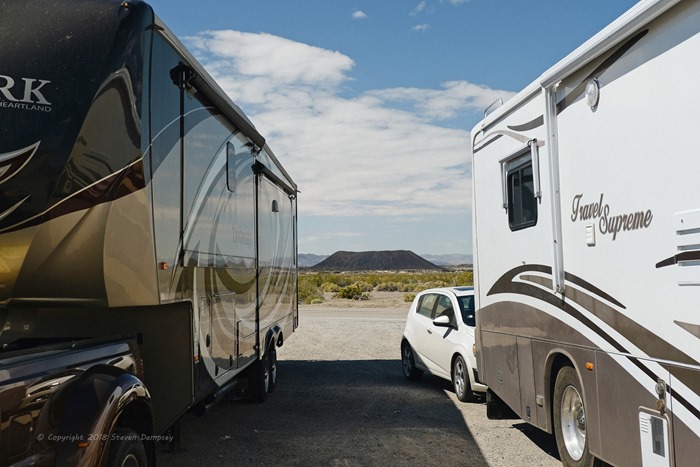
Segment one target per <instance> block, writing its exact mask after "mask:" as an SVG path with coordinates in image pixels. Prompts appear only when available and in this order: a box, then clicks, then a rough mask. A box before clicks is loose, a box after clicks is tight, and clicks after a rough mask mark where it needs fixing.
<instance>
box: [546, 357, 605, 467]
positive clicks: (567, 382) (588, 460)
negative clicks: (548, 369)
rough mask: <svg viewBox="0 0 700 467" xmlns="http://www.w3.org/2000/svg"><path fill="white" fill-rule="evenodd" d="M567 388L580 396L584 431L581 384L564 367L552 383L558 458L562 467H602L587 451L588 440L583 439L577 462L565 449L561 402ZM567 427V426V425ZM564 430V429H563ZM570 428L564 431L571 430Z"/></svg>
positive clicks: (573, 370) (573, 371) (571, 369)
mask: <svg viewBox="0 0 700 467" xmlns="http://www.w3.org/2000/svg"><path fill="white" fill-rule="evenodd" d="M567 388H570V390H571V389H575V390H576V392H578V395H580V398H581V399H580V407H581V409H582V412H583V420H584V428H583V431H584V432H586V429H585V405H584V404H583V389H582V387H581V382H580V381H579V379H578V375H577V374H576V370H575V369H574V368H572V367H570V366H565V367H563V368H562V369H561V370H559V373H557V379H556V382H555V383H554V397H553V399H552V405H553V407H552V413H553V418H554V420H553V421H554V437H555V438H556V441H557V449H558V450H559V458H560V459H561V462H562V464H563V465H564V466H567V467H599V466H600V465H602V463H601V462H600V460H598V459H596V458H595V456H593V454H591V452H590V451H589V450H588V439H589V437H588V436H586V437H585V443H584V446H583V450H582V454H581V455H580V457H579V458H578V460H574V459H573V457H572V455H571V454H570V453H569V449H568V448H567V447H566V442H565V441H564V433H563V432H564V428H562V423H564V422H562V400H563V399H564V393H565V391H566V390H567ZM567 427H568V425H567ZM565 428H566V427H565ZM571 428H572V427H568V428H566V429H568V430H571Z"/></svg>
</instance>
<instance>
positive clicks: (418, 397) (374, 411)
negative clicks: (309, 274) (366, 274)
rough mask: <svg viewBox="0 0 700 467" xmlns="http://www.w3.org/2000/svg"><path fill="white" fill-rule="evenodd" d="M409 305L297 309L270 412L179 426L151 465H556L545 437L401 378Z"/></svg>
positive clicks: (427, 383)
mask: <svg viewBox="0 0 700 467" xmlns="http://www.w3.org/2000/svg"><path fill="white" fill-rule="evenodd" d="M345 305H351V306H345ZM409 305H410V304H409V303H405V302H403V294H402V293H381V294H376V293H375V294H373V299H372V300H370V301H365V302H362V301H360V302H349V301H347V300H344V301H342V302H340V303H337V301H336V300H329V301H327V302H326V303H324V304H320V305H309V306H302V307H301V308H300V327H299V329H298V330H297V332H295V333H294V335H293V336H291V337H290V338H289V339H288V340H287V341H286V343H285V345H284V346H283V347H282V348H280V349H279V350H278V358H279V366H278V367H279V378H278V384H277V388H276V390H275V392H274V393H273V394H270V397H269V398H268V400H267V402H265V403H263V404H253V403H250V402H247V401H241V400H224V401H222V402H220V403H219V404H217V405H216V406H215V407H214V408H213V409H212V410H210V411H209V412H208V413H207V414H205V415H203V416H201V417H195V416H192V415H186V416H185V417H184V418H183V420H182V423H181V434H182V443H181V448H180V449H179V450H178V451H175V452H160V453H159V454H158V462H159V465H167V466H170V465H172V466H194V465H208V466H215V465H227V466H240V465H251V466H252V465H273V466H287V465H288V466H373V465H377V466H384V465H399V466H404V465H405V466H433V465H443V466H482V465H490V466H499V467H500V466H504V467H505V466H514V465H518V466H558V465H561V464H560V463H559V461H558V460H557V457H556V447H555V445H554V442H553V440H552V439H551V437H550V436H549V435H547V434H545V433H541V432H540V431H538V430H536V429H534V428H532V427H530V426H529V425H527V424H525V423H523V422H522V421H520V420H506V421H492V420H487V419H486V408H485V406H484V404H483V402H477V403H463V402H459V401H458V400H457V398H456V396H455V395H454V393H453V392H452V388H451V385H450V383H449V382H447V381H443V380H441V379H438V378H436V377H432V376H425V377H424V378H423V379H421V380H420V381H418V382H410V381H406V380H405V379H404V377H403V374H402V370H401V361H400V351H399V344H400V340H401V335H402V332H403V326H404V320H405V315H406V313H407V311H408V307H409Z"/></svg>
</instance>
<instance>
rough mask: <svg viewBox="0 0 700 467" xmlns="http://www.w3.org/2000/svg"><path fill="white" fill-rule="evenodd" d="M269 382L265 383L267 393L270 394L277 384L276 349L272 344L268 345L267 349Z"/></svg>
mask: <svg viewBox="0 0 700 467" xmlns="http://www.w3.org/2000/svg"><path fill="white" fill-rule="evenodd" d="M269 354H270V357H269V370H268V372H269V376H268V378H269V382H268V385H267V393H268V394H272V393H273V392H274V390H275V386H277V351H276V350H275V347H274V346H271V347H270V351H269Z"/></svg>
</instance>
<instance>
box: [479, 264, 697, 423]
mask: <svg viewBox="0 0 700 467" xmlns="http://www.w3.org/2000/svg"><path fill="white" fill-rule="evenodd" d="M527 272H539V273H544V274H549V275H551V273H552V268H551V267H549V266H544V265H540V264H531V265H524V266H518V267H516V268H513V269H511V270H510V271H508V272H506V273H505V274H503V275H502V276H501V277H500V278H499V279H498V280H497V281H496V282H495V283H494V285H493V286H492V287H491V289H490V290H489V292H488V293H487V295H496V294H499V293H513V294H520V295H527V296H530V297H534V298H537V299H539V300H542V301H544V302H546V303H548V304H550V305H552V306H554V307H556V308H559V309H560V310H562V311H564V312H565V313H567V314H569V315H570V316H572V317H573V318H575V319H576V320H578V321H579V322H580V323H581V324H583V325H584V326H586V327H587V328H589V329H590V330H591V331H593V332H595V333H596V334H597V335H598V336H600V337H601V338H603V339H604V340H605V341H606V342H608V344H610V345H611V346H612V347H613V348H614V349H616V350H617V351H619V352H621V353H626V354H631V353H632V352H629V351H628V350H627V349H626V348H625V347H624V346H623V345H622V344H620V343H619V342H617V341H616V340H615V339H614V338H613V337H612V336H610V335H609V334H607V333H606V332H605V331H603V330H602V329H601V328H600V327H599V326H598V325H597V324H595V323H594V322H593V321H591V320H590V318H588V317H587V316H585V315H583V313H581V312H580V311H579V310H578V309H576V308H574V307H572V306H571V305H570V304H568V303H567V302H566V300H561V299H560V298H559V297H558V296H557V295H555V294H553V293H551V292H549V291H547V290H544V289H542V288H540V287H537V286H534V285H530V284H526V283H523V282H514V281H513V279H514V278H515V277H516V276H518V277H519V279H521V280H531V278H532V276H530V275H527V274H524V273H527ZM565 278H566V280H567V281H569V282H571V283H574V284H577V285H579V287H581V288H583V289H584V290H586V291H587V292H590V293H592V294H595V295H596V296H598V297H601V298H604V299H605V300H606V301H608V302H610V303H614V304H615V305H617V306H619V307H621V308H623V309H624V308H625V307H624V306H623V305H622V304H621V303H620V302H619V301H617V300H615V299H614V298H612V297H611V296H610V295H608V294H606V293H605V292H602V291H601V290H600V289H598V288H597V287H595V286H593V285H592V284H590V283H589V282H587V281H584V280H583V279H581V278H579V277H578V276H575V275H573V274H570V273H566V274H565ZM532 282H534V283H538V284H541V285H546V284H551V281H550V280H549V279H546V278H541V277H538V278H537V280H535V281H532ZM565 296H566V298H568V299H570V300H571V302H573V303H576V304H577V305H579V306H581V307H582V308H584V309H585V310H586V311H587V312H589V313H590V314H592V315H594V316H596V317H597V318H598V319H600V320H601V321H603V322H604V323H605V324H607V325H608V326H610V327H612V328H614V329H615V330H616V331H617V332H619V333H620V334H621V335H622V336H624V337H625V338H626V339H627V340H629V341H630V342H632V343H633V344H634V345H635V346H637V347H638V348H639V349H641V350H642V351H643V352H644V353H645V354H646V355H647V356H650V357H652V358H657V359H661V360H667V361H677V362H682V363H686V364H690V365H699V363H698V362H697V361H695V360H694V359H693V358H692V357H690V356H688V355H687V354H685V353H684V352H682V351H681V350H679V349H678V348H676V347H674V346H673V345H672V344H670V343H668V342H666V341H665V340H663V339H661V338H659V336H657V335H656V334H653V333H652V332H651V331H649V330H648V329H646V328H644V327H643V326H640V325H639V324H637V323H636V322H634V320H632V319H630V318H629V317H627V316H626V315H624V314H622V313H620V312H618V311H617V310H615V309H614V308H612V307H610V306H609V305H607V304H605V303H604V302H602V301H600V300H598V299H597V298H596V296H592V295H589V294H588V293H584V292H581V291H580V290H577V289H574V288H573V287H567V288H566V292H565ZM676 324H678V323H676ZM684 329H685V328H684ZM627 358H628V360H629V361H630V362H632V363H633V364H634V365H635V366H636V367H637V368H639V369H640V370H641V371H642V372H644V373H645V374H646V375H647V376H648V377H649V378H651V379H652V380H653V381H657V380H658V376H657V375H656V374H655V373H654V372H653V371H652V370H650V369H649V368H647V367H646V366H645V365H643V364H642V363H641V362H639V360H638V359H637V358H633V357H630V356H628V357H627ZM666 370H667V371H668V372H669V373H670V374H671V375H673V377H674V378H677V379H678V380H679V381H682V382H683V384H685V385H686V386H687V387H688V388H690V389H691V390H692V391H694V392H695V393H698V394H700V381H698V378H697V375H696V373H695V372H688V371H685V370H684V369H683V368H679V367H676V366H668V367H666ZM674 397H676V398H677V400H678V401H679V402H681V404H683V405H684V406H685V407H686V408H687V409H688V410H689V411H690V412H692V413H693V414H694V415H695V416H696V417H698V418H699V419H700V410H699V409H698V408H696V407H694V406H693V405H692V404H690V403H689V402H688V401H687V400H686V399H684V398H683V397H682V396H680V395H679V394H677V393H674Z"/></svg>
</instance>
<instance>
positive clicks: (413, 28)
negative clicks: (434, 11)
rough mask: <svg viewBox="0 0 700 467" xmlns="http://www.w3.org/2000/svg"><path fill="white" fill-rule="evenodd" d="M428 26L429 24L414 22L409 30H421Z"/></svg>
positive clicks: (426, 28)
mask: <svg viewBox="0 0 700 467" xmlns="http://www.w3.org/2000/svg"><path fill="white" fill-rule="evenodd" d="M428 28H430V25H429V24H416V25H415V26H413V27H412V28H411V31H417V32H423V31H426V30H428Z"/></svg>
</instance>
